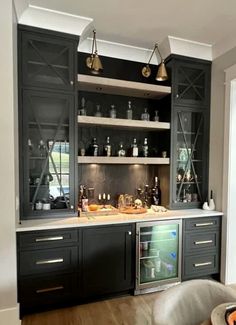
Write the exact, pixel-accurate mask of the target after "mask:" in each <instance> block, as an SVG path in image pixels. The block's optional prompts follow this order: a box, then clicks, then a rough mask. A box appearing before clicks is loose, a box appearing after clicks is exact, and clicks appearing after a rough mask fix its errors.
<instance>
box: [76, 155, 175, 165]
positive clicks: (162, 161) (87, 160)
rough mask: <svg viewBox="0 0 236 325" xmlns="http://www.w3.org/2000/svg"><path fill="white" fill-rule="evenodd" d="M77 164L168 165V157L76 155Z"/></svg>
mask: <svg viewBox="0 0 236 325" xmlns="http://www.w3.org/2000/svg"><path fill="white" fill-rule="evenodd" d="M78 163H79V164H117V165H119V164H123V165H125V164H126V165H135V164H138V165H169V163H170V159H169V158H158V157H148V158H143V157H101V156H100V157H93V156H78Z"/></svg>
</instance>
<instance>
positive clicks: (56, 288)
mask: <svg viewBox="0 0 236 325" xmlns="http://www.w3.org/2000/svg"><path fill="white" fill-rule="evenodd" d="M62 289H64V287H63V286H58V287H52V288H45V289H39V290H36V293H43V292H50V291H56V290H62Z"/></svg>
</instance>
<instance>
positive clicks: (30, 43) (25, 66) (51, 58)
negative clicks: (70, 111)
mask: <svg viewBox="0 0 236 325" xmlns="http://www.w3.org/2000/svg"><path fill="white" fill-rule="evenodd" d="M55 34H56V35H51V34H49V35H48V34H47V32H45V33H44V34H41V33H35V32H30V31H25V30H24V31H23V32H21V34H20V47H21V55H22V60H21V70H22V81H23V85H24V86H30V87H32V86H33V87H41V88H47V89H61V90H67V91H68V90H69V91H73V90H74V87H75V84H76V74H75V71H76V66H75V65H76V60H75V55H74V53H75V52H76V49H77V41H75V40H70V39H66V38H63V37H60V36H57V35H58V33H55Z"/></svg>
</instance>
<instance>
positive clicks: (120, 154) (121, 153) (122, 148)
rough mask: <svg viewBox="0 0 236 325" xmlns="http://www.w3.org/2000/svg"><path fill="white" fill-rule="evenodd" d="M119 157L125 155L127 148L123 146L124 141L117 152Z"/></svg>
mask: <svg viewBox="0 0 236 325" xmlns="http://www.w3.org/2000/svg"><path fill="white" fill-rule="evenodd" d="M117 155H118V157H125V149H124V147H123V142H120V144H119V149H118V152H117Z"/></svg>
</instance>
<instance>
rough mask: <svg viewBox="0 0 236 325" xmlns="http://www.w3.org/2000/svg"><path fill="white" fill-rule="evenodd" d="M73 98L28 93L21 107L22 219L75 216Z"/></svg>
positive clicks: (24, 96) (33, 92)
mask: <svg viewBox="0 0 236 325" xmlns="http://www.w3.org/2000/svg"><path fill="white" fill-rule="evenodd" d="M74 113H75V110H74V98H73V96H72V95H67V94H61V93H56V92H45V91H39V90H25V91H24V93H23V107H22V137H21V139H22V142H21V146H22V148H23V150H22V151H21V161H22V162H23V166H22V169H23V170H22V171H23V173H22V174H21V176H22V181H21V185H22V192H21V193H23V194H22V213H21V214H22V219H23V218H26V217H32V218H33V217H35V218H37V217H39V216H43V215H45V214H48V213H49V212H50V214H51V215H53V214H54V215H58V214H59V213H64V214H65V212H72V213H74V212H75V197H74V191H73V188H74V187H75V184H74V183H75V140H74V134H75V125H74V120H75V114H74Z"/></svg>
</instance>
